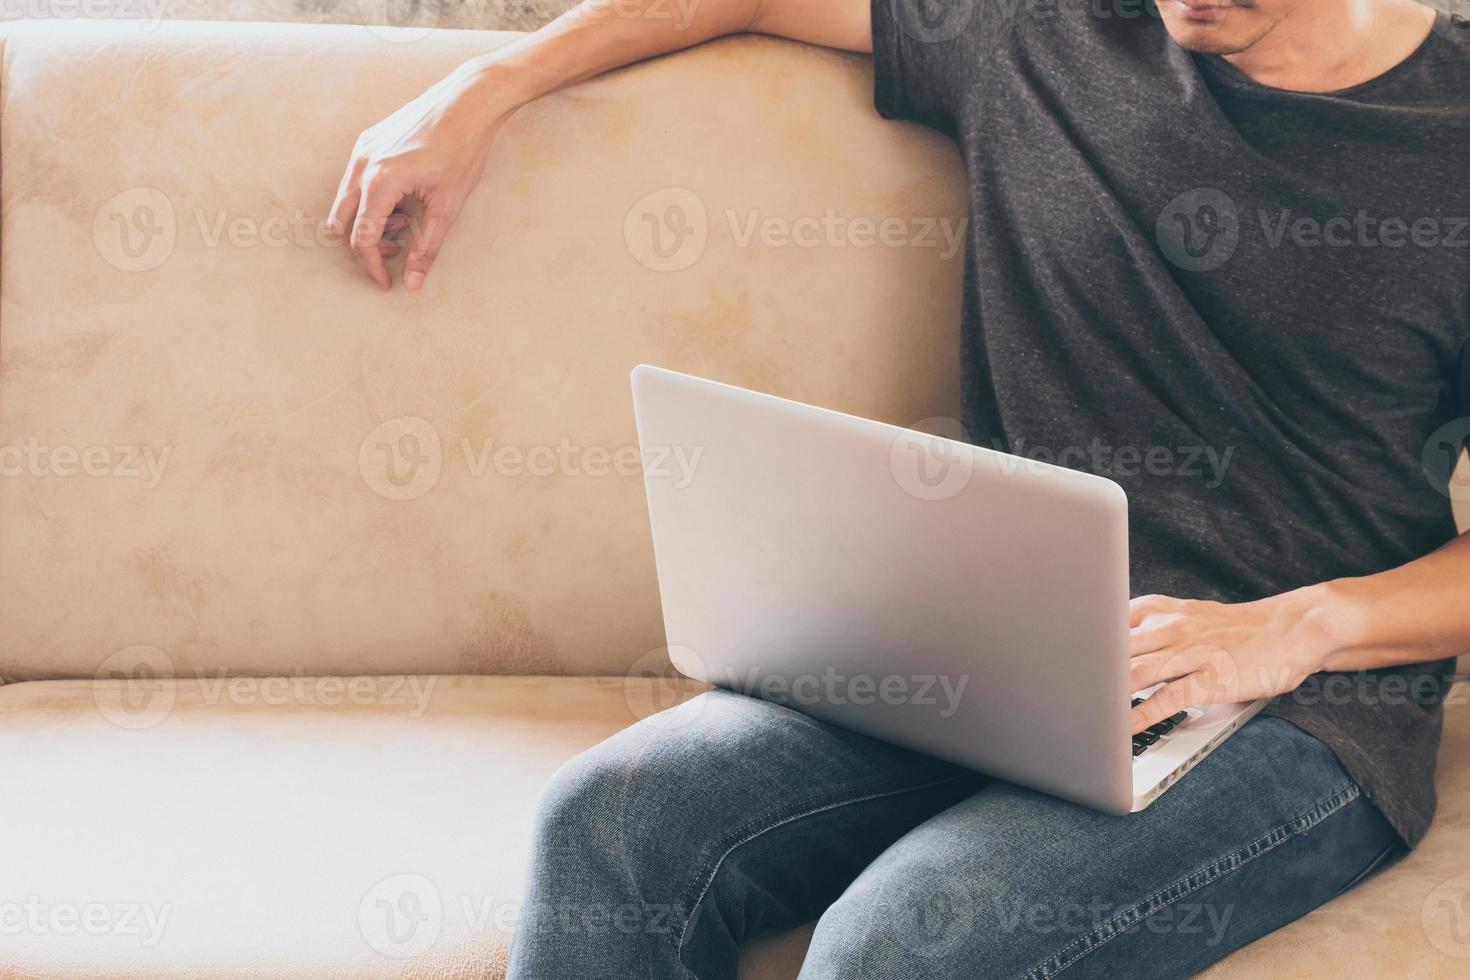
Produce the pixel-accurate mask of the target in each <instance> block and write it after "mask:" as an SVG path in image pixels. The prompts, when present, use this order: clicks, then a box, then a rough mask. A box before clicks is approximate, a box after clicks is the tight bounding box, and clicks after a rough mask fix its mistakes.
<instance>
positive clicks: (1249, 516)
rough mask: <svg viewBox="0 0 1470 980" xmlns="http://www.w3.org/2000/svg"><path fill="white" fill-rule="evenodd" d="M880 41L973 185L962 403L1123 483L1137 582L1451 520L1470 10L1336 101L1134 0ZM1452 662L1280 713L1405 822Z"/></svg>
mask: <svg viewBox="0 0 1470 980" xmlns="http://www.w3.org/2000/svg"><path fill="white" fill-rule="evenodd" d="M873 35H874V36H873V47H874V57H875V64H876V74H877V83H876V88H877V90H876V103H877V106H878V109H879V111H880V112H881V113H882V114H883V115H884V116H886V117H889V118H903V119H913V120H918V121H920V122H924V123H927V124H928V125H931V126H933V127H935V128H938V129H940V130H942V131H944V132H946V133H948V134H949V135H951V136H952V137H953V138H954V139H955V140H956V142H957V143H958V145H959V148H960V152H961V156H962V158H963V160H964V165H965V169H966V172H967V174H968V178H969V189H970V208H969V227H968V229H967V234H968V240H967V247H968V251H967V257H966V265H965V276H964V301H963V302H964V306H963V309H964V314H963V315H964V323H963V332H962V337H963V341H962V350H961V357H962V370H963V379H964V391H963V405H964V417H963V419H962V421H963V422H964V424H965V426H966V429H967V430H968V432H969V434H970V437H971V439H972V440H973V441H975V442H976V443H978V444H980V445H985V446H992V447H995V448H1000V449H1006V450H1009V451H1011V452H1017V453H1020V454H1022V455H1026V456H1032V457H1034V458H1040V459H1045V460H1047V461H1049V462H1059V463H1061V464H1062V465H1065V466H1070V467H1073V468H1076V469H1085V470H1089V471H1091V472H1096V473H1100V474H1102V475H1104V476H1108V477H1111V478H1112V479H1114V480H1116V481H1118V482H1119V483H1120V484H1122V486H1123V488H1124V489H1125V490H1126V491H1127V493H1128V497H1129V511H1130V522H1131V541H1130V547H1131V573H1132V586H1133V592H1134V594H1135V595H1142V594H1147V593H1164V594H1167V595H1173V596H1180V597H1186V598H1209V599H1219V600H1223V601H1232V602H1237V601H1245V600H1250V599H1255V598H1260V597H1263V596H1268V595H1275V594H1277V593H1281V592H1285V591H1288V590H1290V589H1293V588H1296V587H1299V586H1302V585H1307V584H1310V583H1314V582H1320V581H1325V580H1328V579H1333V578H1338V577H1341V576H1356V575H1367V574H1371V573H1374V572H1378V571H1382V570H1385V569H1388V568H1393V567H1395V566H1398V565H1402V564H1404V563H1406V562H1409V561H1411V560H1413V559H1415V558H1418V557H1420V556H1422V555H1424V554H1427V553H1428V552H1430V551H1432V550H1434V549H1435V548H1437V547H1439V546H1441V545H1443V544H1445V543H1446V542H1447V541H1449V540H1451V539H1452V538H1453V537H1454V535H1455V525H1454V520H1453V517H1452V512H1451V501H1450V495H1449V494H1450V491H1449V486H1448V480H1449V471H1450V468H1451V464H1452V463H1453V461H1454V459H1455V458H1456V457H1457V456H1458V455H1459V452H1460V450H1461V448H1462V447H1463V446H1464V445H1465V444H1466V441H1467V432H1470V423H1467V420H1466V416H1470V350H1467V337H1470V24H1467V23H1466V22H1464V21H1462V20H1458V19H1451V18H1449V17H1446V16H1441V17H1440V18H1439V20H1438V23H1437V24H1436V27H1435V29H1434V32H1433V33H1432V34H1431V36H1430V37H1429V39H1428V40H1427V41H1426V42H1425V43H1424V45H1423V46H1422V47H1421V48H1420V49H1419V50H1418V51H1416V52H1415V53H1414V54H1413V55H1412V56H1410V57H1409V58H1408V59H1407V60H1406V61H1404V62H1403V63H1402V64H1400V65H1398V66H1397V67H1396V68H1394V69H1392V70H1390V71H1389V72H1387V73H1386V74H1384V75H1382V76H1380V77H1378V78H1376V79H1373V80H1371V81H1369V82H1366V83H1364V84H1362V85H1358V86H1355V87H1353V88H1350V89H1347V90H1344V91H1340V92H1332V93H1327V94H1306V93H1294V92H1287V91H1283V90H1279V89H1272V88H1267V87H1264V86H1262V85H1259V84H1257V83H1255V82H1253V81H1251V80H1250V79H1249V78H1247V77H1246V76H1245V75H1243V74H1242V73H1240V72H1239V71H1237V70H1236V69H1234V68H1233V67H1232V66H1230V65H1229V64H1228V63H1227V62H1225V61H1224V60H1223V59H1221V58H1217V57H1214V56H1205V55H1196V54H1192V53H1190V52H1187V51H1185V50H1183V49H1182V48H1180V47H1179V46H1178V45H1176V44H1174V43H1173V42H1172V40H1171V39H1170V38H1169V36H1168V33H1167V32H1166V31H1165V29H1164V27H1163V24H1162V23H1161V21H1160V20H1159V18H1158V14H1157V11H1156V10H1154V9H1153V8H1152V7H1148V6H1144V5H1143V3H1142V2H1141V0H950V2H949V3H948V4H943V5H940V4H931V3H927V2H924V0H873ZM1467 594H1470V585H1467ZM1452 669H1453V662H1452V661H1442V662H1439V663H1436V664H1428V665H1416V666H1412V667H1407V668H1399V669H1393V670H1382V671H1372V672H1364V673H1361V674H1351V675H1349V674H1322V675H1317V676H1316V677H1314V678H1312V679H1311V680H1310V681H1309V682H1308V684H1306V685H1303V687H1302V688H1301V689H1300V690H1298V691H1297V692H1295V693H1294V694H1292V695H1288V696H1286V697H1283V698H1280V699H1277V702H1276V703H1274V704H1273V705H1272V706H1271V707H1270V708H1269V709H1268V710H1269V711H1270V712H1272V713H1274V714H1277V715H1279V716H1281V717H1284V718H1287V719H1289V720H1290V721H1292V722H1294V723H1295V724H1297V725H1299V726H1300V727H1302V728H1303V729H1305V730H1307V731H1308V732H1310V733H1311V734H1313V735H1315V736H1317V737H1318V738H1321V739H1322V740H1323V741H1325V742H1326V743H1327V744H1328V745H1330V746H1331V747H1332V748H1333V750H1334V751H1335V752H1336V753H1337V755H1338V757H1339V758H1340V759H1341V760H1342V762H1343V764H1344V766H1345V767H1346V768H1347V769H1348V771H1349V772H1350V773H1351V774H1352V776H1353V778H1354V779H1355V780H1357V781H1358V783H1359V784H1360V785H1361V786H1362V788H1363V790H1364V792H1365V793H1366V794H1367V795H1368V796H1369V798H1370V799H1372V800H1373V802H1374V803H1375V804H1376V805H1377V806H1378V808H1379V809H1380V810H1381V811H1382V812H1383V813H1384V815H1385V816H1386V817H1387V818H1388V819H1389V821H1390V822H1391V823H1392V824H1393V825H1394V827H1395V828H1396V829H1397V830H1398V832H1399V833H1400V835H1401V836H1402V837H1403V838H1404V840H1405V841H1406V842H1408V843H1409V844H1410V845H1412V844H1414V843H1416V842H1417V841H1418V840H1419V838H1421V837H1422V836H1423V834H1424V832H1425V830H1426V829H1427V828H1428V826H1429V822H1430V820H1431V818H1432V816H1433V813H1434V758H1435V753H1436V750H1437V748H1438V743H1439V731H1440V725H1441V720H1442V717H1441V715H1442V712H1441V704H1440V702H1441V699H1442V696H1443V691H1444V687H1445V681H1446V679H1447V678H1448V676H1449V674H1450V673H1451V671H1452Z"/></svg>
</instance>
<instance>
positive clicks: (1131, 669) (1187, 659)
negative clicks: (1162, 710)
mask: <svg viewBox="0 0 1470 980" xmlns="http://www.w3.org/2000/svg"><path fill="white" fill-rule="evenodd" d="M1207 659H1208V657H1207V655H1206V654H1205V652H1204V651H1202V650H1198V649H1192V650H1160V651H1157V652H1155V653H1146V654H1144V655H1143V656H1140V657H1134V658H1133V659H1132V660H1131V661H1129V663H1128V681H1129V684H1130V685H1131V686H1132V690H1135V691H1142V690H1144V689H1145V688H1149V687H1153V686H1154V685H1155V684H1158V683H1159V682H1161V681H1172V680H1178V679H1179V678H1181V677H1185V676H1187V675H1189V674H1193V673H1194V672H1195V671H1197V670H1199V669H1200V667H1201V666H1202V665H1203V664H1204V663H1205V662H1206V660H1207Z"/></svg>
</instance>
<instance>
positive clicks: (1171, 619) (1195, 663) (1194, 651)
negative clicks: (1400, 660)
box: [1129, 593, 1332, 733]
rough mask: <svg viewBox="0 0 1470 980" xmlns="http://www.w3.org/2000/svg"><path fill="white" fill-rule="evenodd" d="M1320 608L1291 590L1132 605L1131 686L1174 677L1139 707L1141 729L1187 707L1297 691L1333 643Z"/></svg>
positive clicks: (1143, 599) (1136, 725) (1147, 599)
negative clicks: (1238, 599) (1229, 600)
mask: <svg viewBox="0 0 1470 980" xmlns="http://www.w3.org/2000/svg"><path fill="white" fill-rule="evenodd" d="M1316 608H1317V607H1316V606H1314V604H1313V603H1312V602H1311V601H1310V600H1309V599H1307V598H1306V597H1305V596H1301V595H1298V594H1296V593H1288V594H1287V595H1283V596H1276V597H1274V598H1271V599H1262V600H1260V601H1257V602H1243V603H1238V604H1234V605H1230V604H1226V603H1222V602H1208V601H1203V600H1197V599H1172V598H1169V597H1168V596H1159V595H1149V596H1140V597H1139V598H1137V599H1134V600H1133V602H1132V605H1131V616H1130V622H1129V626H1130V627H1131V632H1130V636H1131V640H1132V649H1131V657H1132V662H1131V666H1130V671H1129V679H1130V680H1131V681H1132V689H1133V690H1135V691H1141V690H1143V689H1144V688H1148V687H1152V686H1153V685H1155V684H1158V683H1160V682H1167V683H1165V684H1164V686H1163V687H1161V688H1159V689H1158V690H1157V691H1155V692H1154V693H1153V695H1152V696H1150V697H1149V698H1147V699H1146V700H1145V701H1144V702H1143V703H1142V704H1140V705H1139V706H1138V707H1136V708H1134V709H1133V731H1134V732H1135V733H1136V732H1140V731H1143V729H1145V728H1148V727H1149V726H1150V725H1153V724H1156V723H1158V722H1160V721H1162V720H1163V719H1165V718H1167V717H1169V716H1170V715H1172V714H1174V713H1175V712H1176V711H1183V710H1184V709H1185V708H1189V707H1195V706H1198V705H1206V704H1220V703H1232V702H1237V701H1254V700H1255V699H1256V698H1266V697H1272V696H1274V695H1277V694H1285V693H1286V692H1288V691H1293V690H1295V689H1296V688H1297V687H1298V686H1300V685H1301V683H1302V681H1304V680H1306V679H1307V678H1308V677H1309V676H1311V675H1312V674H1314V673H1316V672H1317V671H1319V670H1321V669H1323V663H1324V661H1325V660H1326V658H1327V656H1328V654H1329V653H1330V652H1331V649H1332V644H1331V643H1330V642H1329V641H1328V638H1327V637H1326V636H1325V635H1324V634H1325V630H1324V629H1323V627H1322V623H1321V617H1319V616H1316V615H1314V610H1315V609H1316Z"/></svg>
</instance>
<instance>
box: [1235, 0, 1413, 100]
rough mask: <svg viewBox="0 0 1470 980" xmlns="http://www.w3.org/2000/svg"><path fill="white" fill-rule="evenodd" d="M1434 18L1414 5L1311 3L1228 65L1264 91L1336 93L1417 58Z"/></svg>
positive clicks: (1406, 1)
mask: <svg viewBox="0 0 1470 980" xmlns="http://www.w3.org/2000/svg"><path fill="white" fill-rule="evenodd" d="M1434 16H1435V14H1434V11H1433V10H1431V9H1429V8H1428V7H1425V6H1423V5H1421V4H1420V3H1418V2H1416V0H1311V2H1307V3H1302V4H1301V5H1299V6H1298V7H1297V9H1296V10H1294V11H1292V12H1291V13H1290V14H1288V15H1287V16H1286V17H1284V18H1283V19H1282V20H1281V21H1280V22H1279V23H1278V24H1277V25H1276V26H1275V28H1273V29H1272V30H1271V32H1270V33H1268V34H1267V35H1266V36H1265V37H1263V38H1261V40H1259V41H1258V42H1256V43H1255V44H1253V45H1251V46H1250V47H1249V48H1247V49H1246V50H1244V51H1241V52H1238V53H1236V54H1231V55H1226V56H1225V60H1227V61H1229V62H1230V63H1231V64H1232V65H1234V66H1235V67H1236V68H1238V69H1239V70H1240V71H1242V72H1244V73H1245V74H1246V75H1247V76H1249V77H1250V78H1251V79H1253V80H1254V81H1257V82H1259V83H1261V84H1262V85H1269V86H1271V87H1273V88H1282V89H1290V90H1292V91H1296V92H1333V91H1337V90H1339V89H1345V88H1350V87H1352V86H1354V85H1360V84H1362V83H1363V82H1366V81H1369V80H1371V79H1374V78H1377V77H1378V76H1379V75H1382V74H1383V73H1384V72H1386V71H1388V70H1389V69H1390V68H1393V67H1394V66H1395V65H1397V64H1399V63H1400V62H1401V61H1403V60H1404V59H1405V58H1407V57H1409V56H1410V55H1411V54H1413V53H1414V51H1415V50H1417V49H1418V48H1419V46H1420V45H1422V44H1423V43H1424V39H1425V38H1427V37H1428V36H1429V32H1430V30H1432V29H1433V26H1434Z"/></svg>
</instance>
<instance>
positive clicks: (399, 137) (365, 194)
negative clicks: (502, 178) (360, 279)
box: [329, 63, 507, 291]
mask: <svg viewBox="0 0 1470 980" xmlns="http://www.w3.org/2000/svg"><path fill="white" fill-rule="evenodd" d="M491 85H493V79H492V78H490V77H489V76H487V75H486V74H485V72H484V71H482V70H480V68H479V67H478V66H477V65H476V64H475V63H468V64H466V65H464V66H463V67H461V68H460V69H458V70H456V71H455V72H454V73H453V74H451V75H449V76H448V77H446V78H444V79H442V80H441V81H440V82H438V83H437V84H436V85H434V86H433V87H432V88H430V89H429V90H428V91H426V92H425V93H424V94H423V95H420V96H419V97H418V98H416V99H414V100H413V101H412V102H409V103H408V104H407V105H405V106H403V107H402V108H401V109H399V110H398V111H397V112H395V113H393V114H392V115H390V116H389V117H388V118H386V119H384V120H383V121H382V122H380V123H378V124H377V125H375V126H373V127H371V128H370V129H368V130H366V131H365V132H363V134H362V135H361V136H359V137H358V138H357V145H356V146H354V147H353V148H352V158H351V159H350V160H349V161H348V164H347V172H346V173H345V174H344V175H343V176H342V183H341V184H340V185H339V186H338V188H337V199H336V201H334V202H333V204H332V212H331V217H330V219H329V220H330V226H331V229H332V231H333V232H334V233H335V234H337V235H339V236H342V237H344V238H346V239H347V241H348V243H349V244H350V245H351V246H352V251H353V252H354V253H356V255H357V261H358V264H359V265H361V266H362V270H363V271H364V272H366V273H367V275H368V278H370V279H372V280H373V282H375V283H377V284H378V285H379V286H381V287H382V288H384V289H390V288H392V279H391V277H390V276H389V274H388V269H387V267H386V265H385V264H384V260H385V259H387V258H391V257H392V256H394V255H396V254H397V253H398V251H399V248H400V245H399V243H398V241H397V240H396V236H397V235H398V234H400V233H402V232H403V231H405V230H407V231H408V234H409V244H408V256H407V258H406V259H405V261H404V264H403V285H404V286H405V287H406V288H407V289H409V290H410V291H412V290H416V289H418V288H419V286H421V285H422V284H423V282H424V277H425V276H426V275H428V272H429V268H430V267H431V266H432V265H433V264H434V259H435V258H436V257H437V256H438V255H439V249H440V247H441V246H442V245H443V244H444V236H445V235H446V234H448V232H449V228H450V226H451V225H452V224H453V223H454V220H455V219H456V218H458V217H459V212H460V209H461V208H463V207H464V202H465V199H466V198H467V197H469V194H470V191H472V190H474V188H475V185H476V184H477V183H479V180H480V175H481V174H482V173H483V172H484V169H485V158H486V156H487V155H488V154H489V152H490V144H491V142H492V141H493V140H494V138H495V133H496V131H497V130H498V129H499V128H500V123H501V122H502V121H503V120H504V118H505V115H507V113H505V112H503V111H497V109H496V105H497V100H496V99H495V97H494V93H493V92H491V91H488V88H489V87H490V86H491ZM408 202H415V203H416V204H417V210H418V214H417V219H418V226H417V228H412V227H410V221H411V218H410V215H409V214H408V213H407V212H406V211H405V210H403V208H404V207H405V205H406V204H407V203H408Z"/></svg>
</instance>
